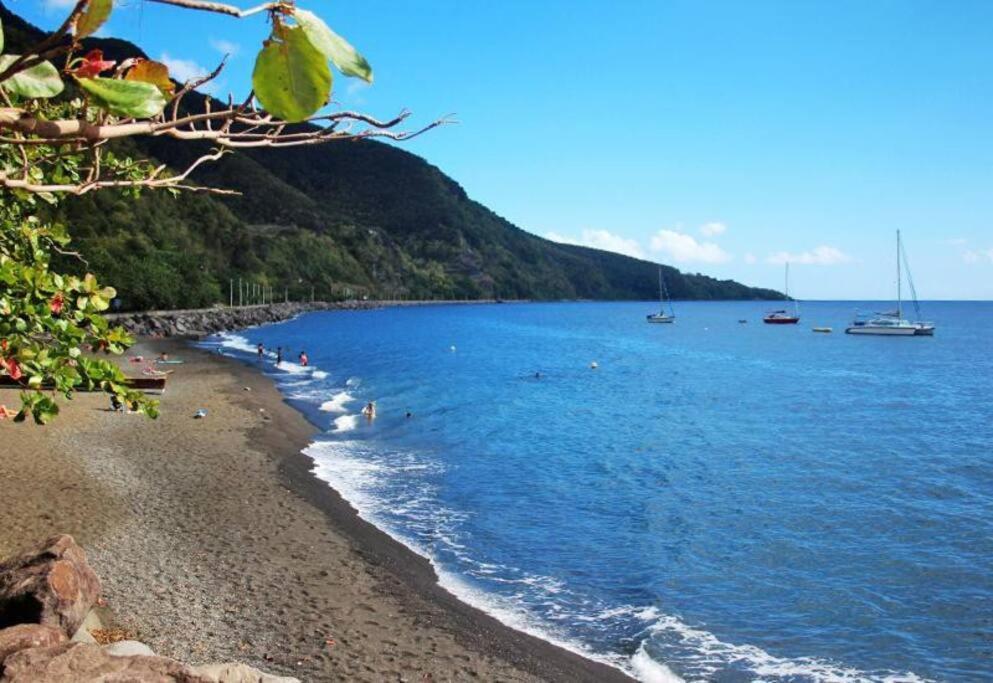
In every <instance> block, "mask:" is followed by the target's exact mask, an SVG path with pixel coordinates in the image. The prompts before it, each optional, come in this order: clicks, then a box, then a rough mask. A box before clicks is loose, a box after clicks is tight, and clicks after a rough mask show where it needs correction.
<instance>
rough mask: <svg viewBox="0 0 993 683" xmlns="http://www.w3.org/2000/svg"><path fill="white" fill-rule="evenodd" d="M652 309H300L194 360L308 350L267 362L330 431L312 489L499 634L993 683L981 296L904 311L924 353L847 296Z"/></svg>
mask: <svg viewBox="0 0 993 683" xmlns="http://www.w3.org/2000/svg"><path fill="white" fill-rule="evenodd" d="M883 306H884V304H878V305H875V306H874V305H872V304H860V307H862V308H867V309H873V308H876V309H881V307H883ZM652 308H653V306H652V305H651V304H645V303H602V304H601V303H583V304H531V305H503V306H496V305H493V306H448V307H441V306H439V307H423V308H401V309H387V310H380V311H367V312H339V313H320V314H312V315H307V316H304V317H301V318H298V319H296V320H293V321H289V322H286V323H282V324H279V325H273V326H270V327H265V328H258V329H253V330H248V331H245V332H243V333H241V334H239V335H226V336H223V337H221V338H218V339H216V340H214V342H215V343H220V344H222V345H223V349H224V350H225V351H226V352H228V353H233V354H236V355H239V356H241V357H243V358H245V359H246V360H250V361H251V359H252V355H253V354H251V350H252V349H251V346H252V345H253V344H255V343H257V342H263V343H265V344H266V346H268V347H270V348H273V349H274V348H275V347H276V346H277V345H282V346H284V347H285V348H286V349H288V350H289V353H288V354H287V357H288V358H295V357H296V354H297V353H298V352H299V351H300V350H301V349H305V350H306V351H307V353H308V355H309V356H310V359H311V363H312V366H313V367H311V368H306V369H304V368H300V367H298V366H296V365H294V364H292V363H286V364H284V366H283V367H282V368H281V369H278V370H277V369H276V368H274V367H273V366H272V361H271V359H267V360H266V361H265V363H264V367H265V369H266V372H269V373H272V374H273V375H274V376H275V377H276V378H277V380H278V382H279V386H280V388H281V390H282V391H283V392H284V393H285V395H286V396H287V398H288V399H289V400H290V401H291V402H292V403H294V404H295V405H297V406H298V407H299V408H301V409H302V410H304V411H305V412H306V413H307V414H308V416H309V417H310V418H311V419H312V420H314V421H315V423H317V424H318V425H320V426H322V427H323V428H324V429H326V430H327V433H326V434H324V435H322V436H321V437H320V438H319V440H318V441H317V442H316V443H315V444H313V445H312V446H311V447H310V449H309V450H308V452H309V453H310V454H311V455H312V456H313V457H314V458H315V461H316V462H317V473H318V475H319V476H321V477H322V478H324V479H326V480H327V481H328V482H329V483H330V484H331V485H333V486H334V487H335V488H336V489H338V490H339V491H340V492H341V493H342V494H343V495H345V497H346V498H348V499H349V500H350V501H352V503H353V504H354V505H355V506H356V507H357V508H358V509H359V511H360V513H361V514H363V516H365V517H367V518H369V519H371V520H372V521H373V522H375V523H376V524H378V525H380V526H382V527H384V528H385V529H387V530H388V531H390V533H392V534H393V535H394V536H396V537H398V538H400V539H402V540H403V541H404V542H406V543H408V544H409V545H411V546H412V547H414V548H415V549H416V550H418V551H419V552H422V553H423V554H425V555H428V556H429V557H431V559H432V560H433V561H434V563H435V565H436V567H437V568H438V570H439V575H440V576H441V581H442V583H443V585H445V586H446V587H448V588H449V589H451V590H453V591H454V592H455V593H457V594H458V595H460V596H461V597H463V598H464V599H466V600H468V601H470V602H472V603H474V604H476V605H478V606H481V607H483V608H484V609H487V610H489V611H491V612H492V613H494V614H496V615H497V616H498V617H500V618H501V619H503V620H504V621H506V622H508V623H511V624H512V625H515V626H518V627H520V628H524V629H527V630H530V631H532V632H535V633H539V634H541V635H543V636H544V637H546V638H549V639H552V640H555V641H556V642H560V643H563V644H565V645H567V646H569V647H572V648H573V649H576V650H579V651H582V652H585V653H587V654H589V655H591V656H595V657H598V658H600V659H603V660H606V661H610V662H612V663H614V664H616V665H618V666H621V667H623V668H625V669H626V670H628V671H631V672H633V673H635V674H636V675H638V676H639V677H641V678H642V679H644V680H672V679H675V678H682V679H685V680H707V681H752V680H767V681H838V680H843V681H856V680H891V681H898V680H918V679H933V680H948V681H975V680H983V679H988V678H989V677H990V676H991V671H993V664H991V657H993V617H991V615H993V578H991V574H990V571H989V568H990V565H991V559H993V389H991V380H993V354H991V350H993V342H991V341H990V340H991V339H993V304H990V303H946V302H942V303H928V304H925V312H926V314H927V315H928V317H929V318H930V319H933V320H934V321H935V322H936V323H937V325H938V330H937V334H936V336H935V337H934V338H910V339H894V338H866V337H851V336H847V335H844V334H843V333H842V331H843V328H844V326H845V324H846V323H847V321H848V320H850V318H851V315H852V313H853V311H854V308H855V305H853V304H851V303H829V302H823V303H805V304H803V306H802V309H801V315H802V320H801V323H800V325H798V326H795V327H789V326H788V327H778V326H766V325H762V324H761V320H760V318H761V315H762V313H763V312H764V310H765V308H766V306H765V305H763V304H761V303H751V302H745V303H683V304H680V303H678V302H677V304H676V312H677V315H678V320H677V322H676V323H675V324H674V325H648V324H646V323H645V322H644V315H645V314H646V313H648V312H650V311H651V310H652ZM741 318H745V319H748V320H749V322H748V323H747V324H739V323H738V322H737V321H738V320H739V319H741ZM814 325H829V326H833V327H834V329H835V332H834V333H833V334H829V335H822V334H814V333H812V332H811V330H810V328H811V327H812V326H814ZM594 360H595V361H596V362H597V363H598V365H599V368H598V369H596V370H592V369H590V367H589V366H590V363H591V361H594ZM535 372H540V373H541V377H540V378H535V377H534V374H535ZM368 400H375V401H376V402H377V405H378V409H379V417H378V418H377V419H376V420H375V421H374V422H372V423H369V422H367V421H365V420H364V419H362V418H361V417H360V416H359V415H358V412H359V410H360V408H361V407H362V405H363V404H364V402H365V401H368ZM407 411H410V412H412V413H413V416H412V417H410V418H407V417H405V413H406V412H407Z"/></svg>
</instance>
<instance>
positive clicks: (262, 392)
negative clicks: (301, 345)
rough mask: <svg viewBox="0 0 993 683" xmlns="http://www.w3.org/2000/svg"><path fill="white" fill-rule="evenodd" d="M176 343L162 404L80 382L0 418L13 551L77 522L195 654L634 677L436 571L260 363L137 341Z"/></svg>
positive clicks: (311, 674)
mask: <svg viewBox="0 0 993 683" xmlns="http://www.w3.org/2000/svg"><path fill="white" fill-rule="evenodd" d="M163 349H164V350H168V351H169V353H170V354H171V355H173V356H174V357H181V358H183V359H184V360H185V361H186V363H185V364H183V365H177V366H172V368H174V369H175V373H174V375H173V376H172V377H170V380H169V387H168V390H167V391H166V393H165V395H164V396H163V397H162V416H161V417H160V418H159V419H158V420H156V421H152V420H148V419H146V418H143V417H141V416H137V415H122V414H119V413H113V412H110V411H109V410H108V407H109V402H108V401H107V400H105V398H104V397H103V396H100V395H92V394H90V395H87V394H77V396H76V399H75V400H73V401H72V402H71V403H67V404H63V410H62V414H61V415H60V416H59V418H58V419H57V420H56V421H55V422H54V423H53V424H52V425H49V426H47V427H43V428H39V427H34V426H32V425H13V424H11V423H10V422H0V520H2V526H0V556H3V555H7V554H10V553H12V552H14V551H16V550H18V549H21V548H24V547H26V546H30V545H32V544H33V543H35V542H37V541H38V540H40V539H42V538H44V537H46V536H48V535H51V534H53V533H59V532H64V533H70V534H72V535H73V536H75V537H76V539H77V540H78V541H79V542H80V543H81V544H82V545H83V546H84V548H85V549H86V550H87V552H88V554H89V557H90V560H91V563H92V564H93V566H94V568H95V569H96V571H97V573H98V574H99V575H100V577H101V579H102V581H103V584H104V595H105V598H106V600H107V603H108V607H109V608H110V610H111V613H112V614H113V618H114V620H115V621H116V622H117V625H118V626H121V627H124V628H127V629H129V630H130V631H132V632H133V633H134V634H135V635H136V637H138V638H139V639H140V640H143V641H145V642H147V643H148V644H149V645H151V646H152V648H153V649H155V651H156V652H158V653H160V654H164V655H168V656H172V657H176V658H179V659H182V660H184V661H188V662H190V663H201V662H208V661H219V660H239V661H245V662H247V663H249V664H252V665H253V666H258V667H260V668H263V669H267V670H270V671H273V672H276V673H283V674H289V675H295V676H298V677H300V678H301V679H303V680H309V681H332V680H348V681H462V680H484V681H497V680H499V681H538V680H548V681H570V682H571V681H598V682H600V681H602V682H604V683H610V682H611V681H630V680H631V679H629V678H627V677H626V676H624V675H623V674H622V673H620V672H619V671H617V670H615V669H612V668H610V667H606V666H603V665H600V664H597V663H594V662H591V661H589V660H587V659H584V658H582V657H579V656H577V655H575V654H573V653H570V652H567V651H565V650H563V649H561V648H558V647H556V646H554V645H551V644H549V643H546V642H545V641H542V640H540V639H537V638H533V637H531V636H528V635H526V634H523V633H520V632H518V631H514V630H513V629H510V628H507V627H505V626H503V625H502V624H500V623H499V622H497V621H496V620H495V619H493V618H491V617H489V616H487V615H486V614H484V613H482V612H480V611H479V610H476V609H474V608H472V607H469V606H467V605H465V604H464V603H461V602H460V601H458V600H457V599H455V598H454V597H453V596H452V595H451V594H449V593H448V592H447V591H445V590H443V589H441V588H439V587H438V586H437V583H436V577H435V574H434V571H433V569H432V568H431V566H430V564H429V563H428V562H427V560H425V559H424V558H422V557H420V556H418V555H416V554H414V553H413V552H411V551H410V550H408V549H407V548H406V547H404V546H403V545H401V544H399V543H397V542H395V541H394V540H393V539H391V538H389V537H388V536H387V535H385V534H384V533H382V532H380V531H379V530H378V529H376V528H375V527H373V526H372V525H370V524H368V523H366V522H365V521H364V520H362V519H360V518H359V517H358V516H357V515H356V514H355V511H354V510H353V509H352V508H351V507H350V506H349V505H348V504H347V503H346V502H345V501H344V500H342V499H341V497H340V496H338V494H337V493H336V492H335V491H333V490H332V489H331V488H329V487H328V486H327V484H325V483H324V482H321V481H320V480H318V479H316V478H315V477H314V476H313V475H311V473H310V468H311V462H310V459H309V458H307V457H306V456H304V455H302V454H301V453H300V450H301V449H302V448H303V447H304V446H306V445H307V443H308V442H309V440H310V437H311V436H312V434H313V432H314V428H313V427H312V425H310V424H309V423H308V422H307V421H306V420H305V419H304V418H303V416H302V415H301V414H300V413H298V412H297V411H295V410H293V409H292V408H290V407H289V406H288V405H286V404H285V403H284V402H283V400H282V398H281V396H280V395H279V393H278V391H277V390H276V389H275V387H274V386H273V385H272V383H271V382H270V381H269V380H268V379H266V378H265V377H264V376H262V375H261V374H260V373H258V372H256V371H255V370H253V369H251V368H249V367H247V366H244V365H242V364H240V363H238V362H236V361H233V360H230V359H227V358H223V357H220V356H217V355H212V354H208V353H206V352H204V351H201V350H197V349H193V348H190V347H187V346H185V345H183V344H182V343H180V342H175V341H164V342H158V341H156V342H143V343H142V344H140V345H139V346H138V347H136V348H135V349H134V350H133V353H139V354H144V355H145V356H150V355H154V354H156V353H157V352H158V351H159V350H163ZM3 403H6V404H7V405H13V406H17V405H18V400H17V394H16V392H13V391H9V390H0V404H3ZM199 408H205V409H207V411H208V414H207V417H206V418H205V419H202V420H195V419H193V414H194V413H195V412H196V410H197V409H199Z"/></svg>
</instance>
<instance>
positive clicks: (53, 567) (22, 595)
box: [0, 534, 100, 636]
mask: <svg viewBox="0 0 993 683" xmlns="http://www.w3.org/2000/svg"><path fill="white" fill-rule="evenodd" d="M99 597H100V579H98V578H97V575H96V574H95V573H94V572H93V569H92V568H90V565H89V564H87V562H86V553H84V552H83V549H82V548H80V547H79V546H78V545H76V542H75V541H74V540H73V538H72V536H68V535H65V534H63V535H61V536H54V537H52V538H50V539H48V540H47V541H45V542H44V543H42V544H41V545H40V546H38V547H37V548H35V549H33V550H29V551H28V552H25V553H22V554H20V555H17V556H15V557H12V558H9V559H7V560H5V561H3V562H0V628H4V627H7V626H14V625H16V624H43V625H46V626H53V627H56V628H58V629H60V630H61V631H62V632H63V633H64V634H66V636H70V635H72V634H73V633H75V632H76V629H77V628H79V625H80V624H81V623H83V619H85V618H86V613H87V612H89V611H90V608H91V607H92V606H93V604H94V603H95V602H96V601H97V598H99Z"/></svg>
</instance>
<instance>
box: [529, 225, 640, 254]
mask: <svg viewBox="0 0 993 683" xmlns="http://www.w3.org/2000/svg"><path fill="white" fill-rule="evenodd" d="M545 238H546V239H550V240H551V241H553V242H561V243H562V244H576V245H579V246H581V247H593V248H594V249H603V250H604V251H613V252H616V253H618V254H624V255H625V256H633V257H635V258H644V257H645V250H644V249H642V248H641V245H640V244H638V241H637V240H631V239H627V238H626V237H621V236H620V235H615V234H614V233H612V232H609V231H607V230H583V232H582V234H581V235H580V236H579V237H573V236H571V235H563V234H560V233H557V232H549V233H546V234H545Z"/></svg>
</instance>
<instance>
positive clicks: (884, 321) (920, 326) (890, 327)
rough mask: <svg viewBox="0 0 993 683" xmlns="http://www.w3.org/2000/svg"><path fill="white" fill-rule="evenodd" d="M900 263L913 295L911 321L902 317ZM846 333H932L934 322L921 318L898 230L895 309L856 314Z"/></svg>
mask: <svg viewBox="0 0 993 683" xmlns="http://www.w3.org/2000/svg"><path fill="white" fill-rule="evenodd" d="M901 264H902V265H903V266H904V268H905V269H906V271H907V283H908V284H909V285H910V294H911V296H912V297H913V302H914V313H915V314H916V316H917V320H915V321H913V322H911V321H910V320H907V319H905V318H904V317H903V289H902V285H903V275H902V273H901V271H900V266H901ZM845 332H847V333H848V334H875V335H881V336H890V337H922V336H931V335H933V334H934V323H929V322H924V321H923V320H921V307H920V304H918V303H917V290H916V289H914V278H913V277H912V276H911V275H910V264H909V263H907V254H906V252H904V250H903V243H902V242H901V241H900V231H899V230H897V231H896V310H895V311H888V312H886V313H876V314H874V316H873V317H864V316H860V315H858V314H856V316H855V320H854V321H852V325H851V327H849V328H847V329H846V330H845Z"/></svg>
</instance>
